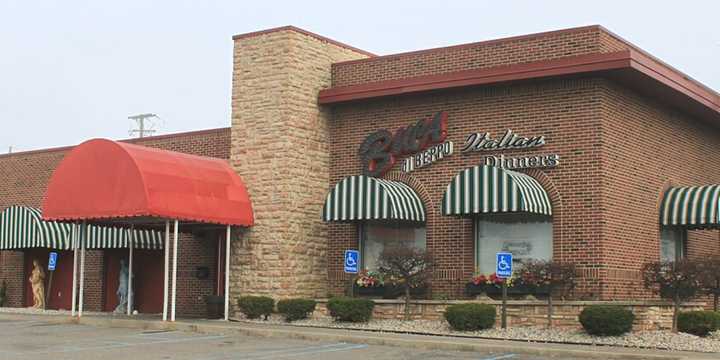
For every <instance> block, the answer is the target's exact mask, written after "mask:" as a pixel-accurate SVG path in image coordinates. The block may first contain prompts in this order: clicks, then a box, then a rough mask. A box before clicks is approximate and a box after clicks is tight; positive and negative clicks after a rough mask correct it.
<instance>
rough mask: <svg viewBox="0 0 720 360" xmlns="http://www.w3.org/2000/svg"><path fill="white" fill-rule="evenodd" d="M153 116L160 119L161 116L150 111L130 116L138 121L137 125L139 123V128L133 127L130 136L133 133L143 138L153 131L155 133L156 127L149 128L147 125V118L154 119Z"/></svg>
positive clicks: (129, 117)
mask: <svg viewBox="0 0 720 360" xmlns="http://www.w3.org/2000/svg"><path fill="white" fill-rule="evenodd" d="M152 118H158V119H159V118H160V117H159V116H157V115H155V114H150V113H148V114H138V115H133V116H128V119H130V120H135V122H136V123H137V125H138V128H137V129H132V130H130V136H132V135H133V134H138V137H141V138H142V137H145V134H152V133H154V132H155V130H154V129H148V128H147V127H146V126H145V120H147V119H152Z"/></svg>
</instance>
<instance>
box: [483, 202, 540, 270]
mask: <svg viewBox="0 0 720 360" xmlns="http://www.w3.org/2000/svg"><path fill="white" fill-rule="evenodd" d="M475 249H476V253H475V266H476V269H477V271H479V272H480V273H483V274H490V273H493V272H495V254H496V253H498V252H501V251H505V252H510V253H512V254H513V263H514V264H515V267H517V266H520V265H521V264H522V262H523V261H527V260H529V259H537V260H550V259H551V258H552V219H551V218H550V217H549V216H540V215H530V214H499V215H489V216H482V217H478V218H476V219H475Z"/></svg>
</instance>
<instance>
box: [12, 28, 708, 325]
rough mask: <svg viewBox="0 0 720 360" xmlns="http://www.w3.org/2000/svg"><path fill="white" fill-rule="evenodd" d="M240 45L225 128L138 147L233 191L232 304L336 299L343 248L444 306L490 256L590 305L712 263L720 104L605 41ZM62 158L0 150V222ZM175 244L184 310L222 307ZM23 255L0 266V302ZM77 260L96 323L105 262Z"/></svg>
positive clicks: (638, 53)
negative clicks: (217, 175)
mask: <svg viewBox="0 0 720 360" xmlns="http://www.w3.org/2000/svg"><path fill="white" fill-rule="evenodd" d="M233 40H234V55H233V56H234V59H233V60H234V61H233V66H234V67H233V78H232V89H233V93H232V119H231V126H230V128H225V129H217V130H209V131H201V132H195V133H185V134H174V135H166V136H162V137H151V138H145V139H141V140H132V141H131V142H133V143H135V144H139V145H143V146H148V147H157V148H163V149H169V150H174V151H178V152H185V153H191V154H197V155H203V156H210V157H215V158H220V159H225V160H227V161H228V163H229V164H230V166H231V167H232V168H233V169H234V170H235V172H236V173H237V174H238V175H239V176H240V178H242V180H243V182H244V184H245V186H246V187H247V191H248V194H249V197H250V199H251V200H252V211H253V213H254V223H253V224H252V226H248V227H245V228H243V229H242V230H239V231H238V232H237V235H236V236H233V239H232V244H231V251H230V273H229V277H230V278H229V279H230V281H229V284H230V289H229V291H230V295H231V298H233V299H234V298H237V297H238V296H240V295H247V294H267V295H272V296H274V297H276V298H287V297H297V296H305V297H315V298H323V297H327V296H328V295H334V294H341V293H343V292H344V291H345V288H346V286H347V284H348V282H349V280H351V279H352V276H353V275H351V274H347V273H345V272H344V271H343V270H344V267H343V265H344V264H343V260H344V252H345V251H346V250H349V249H357V250H360V261H361V265H362V267H363V268H367V269H373V267H374V266H375V264H376V261H377V256H378V254H379V253H380V251H381V250H382V249H383V248H385V247H387V246H389V245H392V244H396V243H400V242H404V243H407V244H412V245H414V246H418V247H421V248H425V249H428V250H430V251H432V252H433V254H434V255H435V258H436V260H437V262H438V266H437V268H436V270H435V273H434V275H433V278H432V282H431V284H430V285H431V286H430V292H431V294H432V296H433V297H446V298H463V297H465V296H466V295H465V293H464V289H465V285H466V284H467V282H468V281H469V280H470V278H471V277H472V276H473V274H476V273H486V274H487V273H491V272H493V271H494V267H495V264H494V255H495V253H496V252H498V251H510V252H512V253H513V254H514V255H515V259H516V261H517V262H518V265H520V264H521V263H522V262H523V261H525V260H527V259H547V260H549V259H554V260H559V261H565V262H573V263H575V264H576V266H577V269H578V276H579V278H578V282H579V284H578V286H577V287H576V289H575V292H574V296H575V298H577V299H593V300H617V299H624V300H632V299H643V298H647V297H650V296H651V295H650V294H648V293H647V292H646V291H645V290H644V289H643V287H642V284H641V281H640V267H641V265H642V264H643V263H644V262H647V261H654V260H659V259H675V258H678V257H683V256H687V257H691V258H692V257H702V256H705V255H708V254H711V253H716V252H718V251H720V233H718V231H717V229H718V227H719V226H720V219H719V214H718V208H719V206H720V204H719V203H718V198H719V197H720V186H718V185H717V184H720V164H719V163H718V162H717V161H714V159H716V158H717V156H718V155H720V154H719V152H720V150H718V149H720V96H719V95H718V94H717V93H716V92H714V91H713V90H712V89H709V88H707V87H706V86H704V85H702V84H700V83H699V82H697V81H695V80H693V79H691V78H689V77H688V76H686V75H684V74H682V73H681V72H679V71H678V70H676V69H674V68H672V67H670V66H669V65H667V64H665V63H663V62H662V61H660V60H658V59H656V58H654V57H653V56H651V55H649V54H648V53H646V52H644V51H643V50H641V49H639V48H637V47H636V46H634V45H632V44H630V43H629V42H627V41H625V40H623V39H622V38H620V37H618V36H617V35H615V34H613V33H611V32H609V31H608V30H606V29H604V28H602V27H600V26H588V27H581V28H573V29H567V30H560V31H552V32H546V33H538V34H532V35H526V36H518V37H512V38H505V39H498V40H490V41H484V42H478V43H471V44H464V45H457V46H449V47H444V48H437V49H429V50H420V51H414V52H409V53H401V54H393V55H386V56H376V55H373V54H371V53H368V52H366V51H362V50H359V49H356V48H354V47H351V46H348V45H345V44H342V43H339V42H336V41H334V40H331V39H327V38H325V37H322V36H319V35H316V34H312V33H309V32H307V31H304V30H301V29H298V28H295V27H282V28H275V29H270V30H266V31H260V32H254V33H248V34H243V35H237V36H235V37H233ZM66 151H67V149H50V150H40V151H34V152H26V153H18V154H10V155H1V156H0V169H2V171H1V172H0V207H2V208H6V207H9V206H16V205H22V206H29V207H40V206H41V205H42V200H43V196H44V195H43V194H44V192H45V190H46V187H47V183H48V181H49V178H50V174H52V172H53V170H54V169H55V167H57V166H58V163H59V162H60V161H61V160H62V158H63V155H64V154H65V152H66ZM187 236H189V237H208V240H207V241H197V242H191V243H192V244H195V245H189V247H188V250H185V251H187V253H186V254H185V255H186V256H181V257H180V258H181V259H182V260H181V261H182V262H181V263H180V265H179V277H180V280H179V284H180V288H179V289H180V291H179V293H178V297H179V299H182V300H179V301H180V303H185V304H187V305H186V306H185V307H184V309H185V314H187V315H194V314H197V312H198V311H201V309H200V310H198V308H199V307H202V306H204V305H202V300H201V298H202V297H203V296H205V295H212V294H219V293H222V291H220V290H221V288H222V285H223V284H222V281H221V278H222V276H221V273H222V271H221V269H222V266H221V263H222V258H223V256H222V254H221V251H220V250H218V249H219V248H222V246H221V245H222V241H223V240H222V238H223V237H224V235H223V233H218V232H212V231H211V232H203V233H195V234H188V235H187ZM189 243H190V242H189ZM181 245H182V242H181ZM179 248H180V251H183V250H182V249H183V248H182V246H180V247H179ZM21 253H22V252H20V251H4V250H3V251H0V277H2V278H3V279H6V280H7V281H8V294H9V299H10V304H11V305H13V306H21V305H22V304H23V301H25V302H26V300H22V299H21V295H20V294H22V291H20V290H19V289H22V288H23V286H24V285H23V284H25V283H26V281H25V279H26V278H27V276H24V275H23V276H22V277H21V276H19V275H17V274H18V273H19V271H18V269H22V268H23V265H22V264H23V261H25V262H26V261H27V260H23V259H24V257H23V256H21V255H18V254H21ZM88 256H89V257H91V258H92V259H93V260H89V261H88V266H89V268H88V270H87V272H88V276H89V278H88V281H89V282H91V283H92V284H96V286H93V287H91V288H89V293H90V300H88V304H92V306H93V307H94V308H97V309H102V307H103V305H102V304H103V300H102V299H103V297H104V296H106V295H103V294H107V292H108V291H109V290H107V288H109V287H108V286H103V283H107V281H103V276H104V275H103V274H107V272H108V270H107V267H108V265H107V263H108V262H107V260H104V259H107V256H106V255H103V254H101V253H98V254H96V255H95V254H88ZM183 262H185V263H183ZM197 267H205V268H208V269H210V271H209V274H208V276H207V278H205V279H195V280H193V279H194V277H193V276H194V275H193V274H195V270H196V268H197ZM90 274H93V275H90ZM231 303H234V301H231ZM89 306H90V305H89Z"/></svg>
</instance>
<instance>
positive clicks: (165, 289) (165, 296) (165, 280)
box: [163, 220, 170, 321]
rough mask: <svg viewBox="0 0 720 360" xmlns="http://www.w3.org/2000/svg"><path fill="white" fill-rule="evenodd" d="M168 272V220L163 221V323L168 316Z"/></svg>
mask: <svg viewBox="0 0 720 360" xmlns="http://www.w3.org/2000/svg"><path fill="white" fill-rule="evenodd" d="M168 272H170V220H165V271H164V272H163V321H167V316H168Z"/></svg>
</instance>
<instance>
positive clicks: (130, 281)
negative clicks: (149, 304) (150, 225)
mask: <svg viewBox="0 0 720 360" xmlns="http://www.w3.org/2000/svg"><path fill="white" fill-rule="evenodd" d="M128 238H129V239H130V240H129V244H128V263H129V264H128V290H127V291H128V292H127V294H128V300H127V314H128V316H129V315H132V308H133V306H132V304H133V248H134V247H135V225H130V236H129V237H128Z"/></svg>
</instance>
